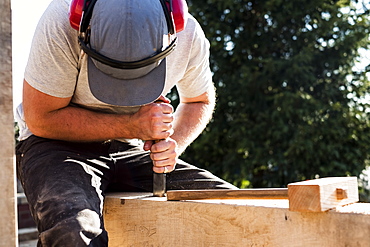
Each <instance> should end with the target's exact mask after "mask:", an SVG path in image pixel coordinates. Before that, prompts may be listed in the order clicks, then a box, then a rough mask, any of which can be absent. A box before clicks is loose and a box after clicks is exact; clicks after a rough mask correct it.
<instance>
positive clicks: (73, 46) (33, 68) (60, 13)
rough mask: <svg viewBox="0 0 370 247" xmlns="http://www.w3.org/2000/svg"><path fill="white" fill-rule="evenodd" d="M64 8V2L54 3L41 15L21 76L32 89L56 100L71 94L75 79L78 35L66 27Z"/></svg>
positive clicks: (68, 25) (68, 26)
mask: <svg viewBox="0 0 370 247" xmlns="http://www.w3.org/2000/svg"><path fill="white" fill-rule="evenodd" d="M68 9H69V6H68V3H67V2H66V1H64V0H54V1H52V2H51V4H50V5H49V7H48V8H47V9H46V11H45V12H44V14H43V15H42V17H41V19H40V21H39V23H38V25H37V28H36V31H35V34H34V37H33V40H32V44H31V50H30V55H29V58H28V63H27V66H26V70H25V75H24V77H25V80H26V81H27V82H28V83H29V84H30V85H31V86H32V87H34V88H35V89H37V90H39V91H41V92H43V93H45V94H48V95H51V96H55V97H60V98H67V97H71V96H72V95H73V92H74V90H75V84H76V78H77V76H78V55H79V46H78V39H77V35H78V32H77V30H74V29H72V27H71V26H70V24H69V20H68Z"/></svg>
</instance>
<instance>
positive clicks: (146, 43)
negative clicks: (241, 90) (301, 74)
mask: <svg viewBox="0 0 370 247" xmlns="http://www.w3.org/2000/svg"><path fill="white" fill-rule="evenodd" d="M162 3H163V2H161V1H160V0H109V1H107V0H98V1H96V3H95V5H94V6H93V11H92V15H91V16H90V17H91V18H90V19H88V23H87V25H86V23H83V21H82V22H81V25H85V27H86V26H87V28H86V29H85V30H84V31H83V32H82V34H81V32H80V33H79V32H78V31H76V30H74V29H73V28H72V27H71V26H70V24H69V21H68V11H69V10H68V9H69V4H70V2H69V0H54V1H52V2H51V4H50V6H49V7H48V9H47V10H46V12H45V13H44V15H43V16H42V18H41V19H40V22H39V24H38V26H37V29H36V32H35V36H34V39H33V42H32V48H31V51H30V56H29V61H28V64H27V67H26V71H25V79H24V89H23V103H22V105H21V106H20V107H19V108H18V114H17V115H18V116H17V117H18V119H17V121H18V123H19V125H20V129H21V130H20V140H21V142H20V144H19V145H18V146H17V169H18V177H19V178H20V180H21V182H22V185H23V187H24V191H25V194H26V196H27V199H28V201H29V204H30V208H31V211H32V215H33V217H34V219H35V222H36V224H37V227H38V230H39V232H40V235H39V242H38V246H107V243H108V236H107V232H106V231H105V229H104V224H103V218H102V209H103V200H104V195H105V193H106V192H109V191H152V189H153V171H154V172H156V173H164V172H166V173H167V172H168V174H167V189H169V190H171V189H210V188H230V189H231V188H235V187H234V186H233V185H231V184H229V183H227V182H225V181H223V180H221V179H219V178H217V177H215V176H214V175H212V174H211V173H209V172H207V171H204V170H201V169H198V168H196V167H194V166H191V165H189V164H187V163H185V162H183V161H181V160H179V159H178V156H179V155H180V154H181V153H182V152H183V151H184V150H185V148H186V146H188V145H189V144H190V143H191V142H192V141H193V140H194V139H195V138H196V137H197V136H198V135H199V134H200V133H201V131H202V130H203V129H204V127H205V125H206V124H207V123H208V121H209V119H210V118H211V115H212V111H213V107H214V102H215V92H214V86H213V84H212V80H211V72H210V69H209V64H208V59H209V51H208V49H209V44H208V41H207V40H206V39H205V37H204V34H203V31H202V30H201V28H200V26H199V24H198V23H197V22H196V21H195V20H194V18H192V17H191V16H190V15H187V17H186V18H187V24H186V28H185V30H184V31H182V32H180V33H179V34H178V35H177V39H176V37H175V36H174V35H169V29H171V28H173V27H171V23H169V22H168V19H166V14H165V12H166V11H165V9H164V8H163V6H165V5H162ZM89 7H91V6H89ZM167 14H168V13H167ZM85 15H86V16H87V17H86V16H84V17H83V18H85V17H86V18H88V17H89V16H88V15H87V14H86V13H85ZM167 16H168V15H167ZM83 20H84V19H83ZM90 28H91V29H90ZM86 35H88V39H86ZM78 37H79V38H80V40H79V39H78ZM176 42H177V46H176V49H175V50H174V51H173V52H171V51H172V49H173V47H174V46H175V44H176ZM81 50H83V51H84V52H81ZM168 53H170V54H169V55H168ZM153 57H154V60H153ZM157 57H159V58H158V59H157ZM147 61H150V62H149V63H148V62H147ZM174 86H176V87H177V89H178V92H179V97H180V104H179V106H178V107H177V109H176V111H175V112H174V109H173V107H172V106H171V105H170V102H169V100H168V99H167V98H166V97H165V95H166V94H167V93H168V92H169V91H170V90H171V88H172V87H174ZM140 140H144V142H143V141H140ZM154 140H159V141H157V142H154ZM158 210H159V211H160V209H158Z"/></svg>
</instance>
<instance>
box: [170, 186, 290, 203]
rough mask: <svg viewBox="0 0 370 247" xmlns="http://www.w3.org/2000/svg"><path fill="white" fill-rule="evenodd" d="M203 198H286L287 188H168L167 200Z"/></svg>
mask: <svg viewBox="0 0 370 247" xmlns="http://www.w3.org/2000/svg"><path fill="white" fill-rule="evenodd" d="M205 199H288V189H286V188H276V189H240V190H223V189H220V190H217V189H215V190H169V191H167V200H168V201H181V200H205Z"/></svg>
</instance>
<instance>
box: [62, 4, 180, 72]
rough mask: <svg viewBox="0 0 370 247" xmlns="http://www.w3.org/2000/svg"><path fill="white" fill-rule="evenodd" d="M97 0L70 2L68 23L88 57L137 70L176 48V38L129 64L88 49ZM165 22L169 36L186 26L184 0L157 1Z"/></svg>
mask: <svg viewBox="0 0 370 247" xmlns="http://www.w3.org/2000/svg"><path fill="white" fill-rule="evenodd" d="M96 1H97V0H72V2H71V5H70V10H69V21H70V24H71V26H72V27H73V28H74V29H77V30H79V36H78V39H79V43H80V46H81V49H82V50H83V51H84V52H85V53H86V54H87V55H89V56H90V57H92V58H94V59H96V60H98V61H99V62H102V63H104V64H106V65H109V66H111V67H114V68H119V69H137V68H142V67H145V66H148V65H150V64H153V63H155V62H158V61H160V60H162V59H164V58H165V57H166V56H168V55H169V54H170V53H171V52H172V51H173V50H174V49H175V47H176V44H177V37H175V38H174V39H173V41H172V42H171V44H170V45H169V46H168V47H167V48H166V49H164V50H163V51H159V52H156V53H154V54H152V55H151V56H149V57H147V58H144V59H141V60H137V61H131V62H125V61H118V60H115V59H111V58H109V57H106V56H104V55H102V54H100V53H98V52H97V51H95V50H94V49H92V48H90V47H89V35H90V19H91V16H92V13H93V9H94V5H95V3H96ZM159 1H160V2H161V4H162V7H163V11H164V13H165V16H166V20H167V27H168V31H169V34H171V35H174V36H175V35H176V33H177V32H180V31H182V30H183V29H184V28H185V25H186V13H187V5H186V2H185V0H159Z"/></svg>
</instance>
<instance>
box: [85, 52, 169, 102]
mask: <svg viewBox="0 0 370 247" xmlns="http://www.w3.org/2000/svg"><path fill="white" fill-rule="evenodd" d="M165 60H166V59H163V60H162V61H161V63H160V64H159V65H158V67H156V68H155V69H153V70H152V71H151V72H149V73H148V74H146V75H144V76H142V77H140V78H136V79H129V80H122V79H117V78H114V77H111V76H108V75H107V74H104V73H103V72H102V71H100V70H99V69H98V68H96V66H95V64H94V62H92V60H91V58H90V57H89V58H88V66H87V73H88V81H89V86H90V90H91V93H92V94H93V95H94V97H95V98H97V99H98V100H100V101H102V102H104V103H106V104H110V105H117V106H139V105H146V104H149V103H151V102H153V101H155V100H156V99H158V98H159V96H161V94H162V92H163V89H164V85H165V78H166V61H165Z"/></svg>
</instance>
